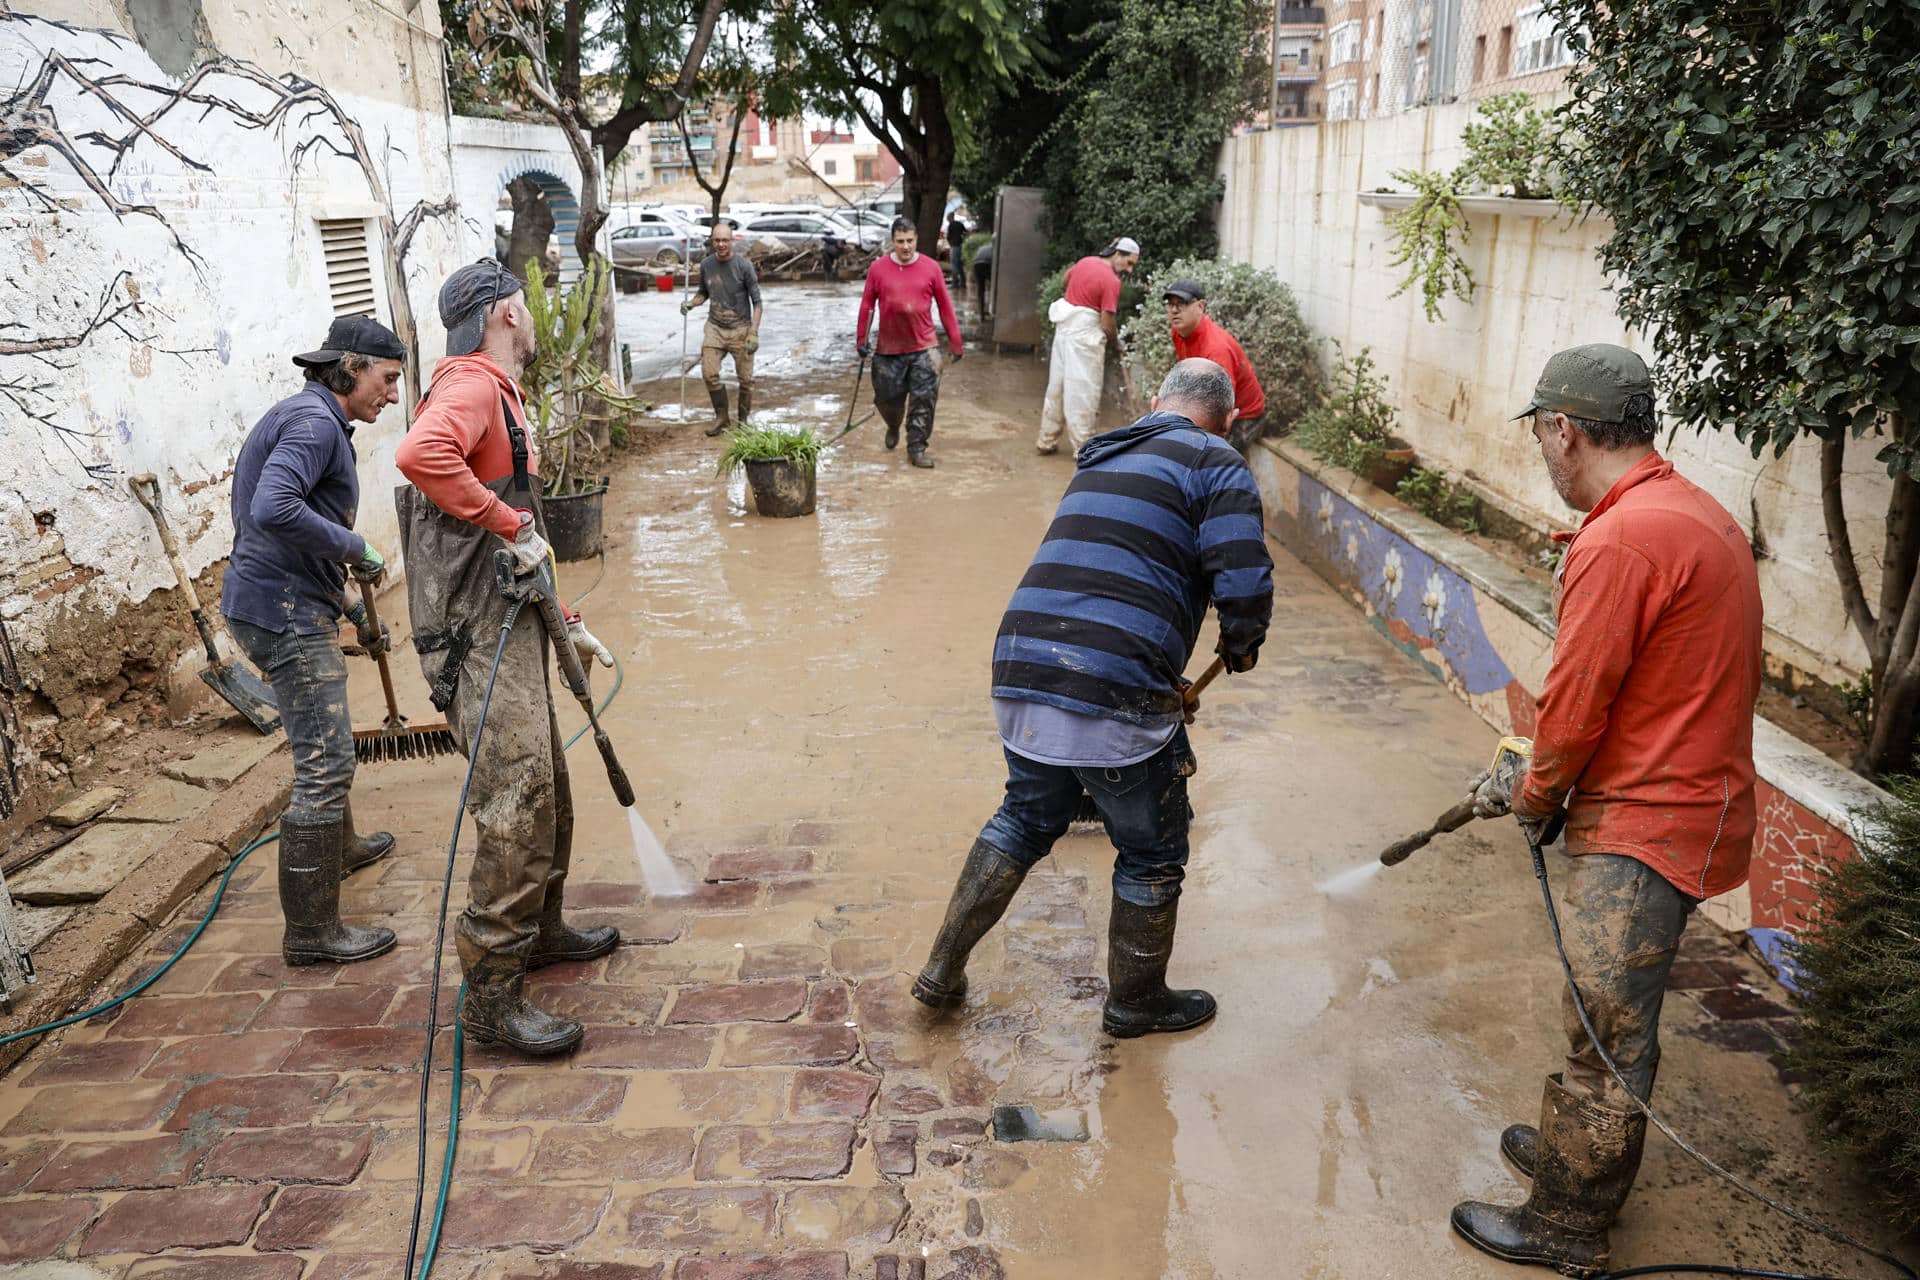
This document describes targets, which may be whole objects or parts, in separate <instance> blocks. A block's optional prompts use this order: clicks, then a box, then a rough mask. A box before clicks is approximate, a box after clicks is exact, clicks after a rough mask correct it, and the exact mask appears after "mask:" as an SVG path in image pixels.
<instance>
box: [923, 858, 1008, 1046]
mask: <svg viewBox="0 0 1920 1280" xmlns="http://www.w3.org/2000/svg"><path fill="white" fill-rule="evenodd" d="M1026 878H1027V869H1026V868H1025V867H1022V866H1020V865H1019V864H1017V863H1016V862H1014V860H1013V859H1012V858H1009V857H1008V856H1007V855H1006V854H1004V853H1002V852H1000V850H998V849H996V848H994V847H993V846H992V845H990V844H988V843H987V842H986V841H985V840H979V839H976V840H975V841H974V842H973V848H972V849H969V850H968V851H967V864H966V865H965V866H964V867H961V868H960V879H959V882H958V883H956V884H955V885H954V886H953V897H951V898H950V899H948V900H947V918H946V920H945V922H943V923H942V924H941V926H940V932H939V933H938V934H937V935H935V937H934V939H933V954H932V955H930V956H928V957H927V966H926V968H924V969H922V970H921V971H920V976H919V977H917V978H915V979H914V980H913V998H914V999H915V1000H918V1001H919V1002H920V1003H921V1004H924V1005H926V1006H927V1007H928V1008H930V1009H952V1008H957V1007H958V1006H959V1004H960V1002H961V1001H963V1000H965V999H966V998H967V973H966V969H967V957H968V956H969V955H971V954H973V949H974V947H975V946H977V945H978V944H979V942H980V939H982V938H984V937H986V936H987V930H989V929H991V928H993V926H994V925H996V924H998V923H999V921H1000V917H1001V916H1003V915H1005V914H1006V912H1007V904H1008V903H1009V902H1012V901H1013V895H1014V894H1015V893H1016V892H1018V891H1019V888H1020V882H1021V881H1023V880H1025V879H1026Z"/></svg>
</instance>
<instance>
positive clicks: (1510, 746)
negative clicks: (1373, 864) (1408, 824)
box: [1380, 737, 1533, 867]
mask: <svg viewBox="0 0 1920 1280" xmlns="http://www.w3.org/2000/svg"><path fill="white" fill-rule="evenodd" d="M1532 760H1533V739H1531V738H1518V737H1507V738H1502V739H1500V745H1499V746H1497V747H1495V748H1494V751H1493V764H1492V766H1491V767H1492V769H1493V771H1494V773H1496V774H1499V775H1500V776H1501V777H1503V778H1505V779H1506V780H1507V783H1508V786H1509V790H1511V789H1512V787H1513V786H1514V785H1515V784H1517V783H1518V782H1519V780H1520V775H1521V774H1523V773H1525V772H1526V771H1527V765H1528V764H1529V763H1530V762H1531V761H1532ZM1472 821H1473V797H1472V796H1468V797H1467V798H1466V799H1465V800H1462V801H1461V802H1460V803H1459V804H1456V805H1455V806H1453V808H1451V809H1449V810H1447V811H1446V812H1445V813H1443V814H1441V815H1440V816H1439V817H1437V818H1435V819H1434V820H1433V825H1432V826H1430V827H1428V828H1427V829H1426V830H1424V831H1416V832H1414V833H1413V834H1412V835H1410V836H1403V837H1401V838H1400V839H1398V840H1395V841H1394V842H1393V843H1392V844H1390V845H1388V846H1387V847H1386V848H1384V849H1382V850H1381V851H1380V863H1381V865H1382V866H1388V867H1397V866H1399V865H1400V864H1401V863H1403V862H1405V861H1406V860H1407V859H1408V858H1410V857H1412V856H1413V855H1414V854H1415V853H1417V852H1418V851H1419V850H1421V849H1424V848H1426V847H1427V845H1428V844H1430V843H1432V841H1433V838H1434V837H1435V836H1440V835H1445V834H1446V833H1447V832H1449V831H1458V830H1459V829H1460V828H1462V827H1464V826H1466V825H1467V824H1468V823H1469V822H1472Z"/></svg>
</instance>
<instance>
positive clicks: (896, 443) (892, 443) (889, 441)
mask: <svg viewBox="0 0 1920 1280" xmlns="http://www.w3.org/2000/svg"><path fill="white" fill-rule="evenodd" d="M880 417H881V419H882V420H884V421H885V422H886V424H887V435H886V439H885V441H884V442H883V443H885V445H886V446H887V448H889V449H897V448H899V447H900V424H899V423H898V422H895V421H894V420H893V419H891V418H888V417H887V415H886V414H884V413H883V414H881V415H880Z"/></svg>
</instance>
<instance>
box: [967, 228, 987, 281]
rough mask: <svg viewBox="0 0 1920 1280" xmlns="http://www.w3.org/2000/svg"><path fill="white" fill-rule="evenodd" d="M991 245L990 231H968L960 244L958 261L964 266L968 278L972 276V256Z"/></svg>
mask: <svg viewBox="0 0 1920 1280" xmlns="http://www.w3.org/2000/svg"><path fill="white" fill-rule="evenodd" d="M991 243H993V232H991V231H969V232H968V233H967V238H966V239H965V240H962V241H961V242H960V261H961V262H963V263H965V264H966V267H967V274H968V276H969V277H971V276H972V274H973V255H974V254H976V253H978V252H980V250H981V249H982V248H983V247H985V246H986V245H989V244H991Z"/></svg>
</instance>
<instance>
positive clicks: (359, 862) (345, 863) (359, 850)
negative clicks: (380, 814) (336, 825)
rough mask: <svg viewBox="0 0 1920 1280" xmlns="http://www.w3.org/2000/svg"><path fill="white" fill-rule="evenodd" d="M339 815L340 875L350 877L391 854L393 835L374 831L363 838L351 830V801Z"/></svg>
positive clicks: (388, 832) (389, 832)
mask: <svg viewBox="0 0 1920 1280" xmlns="http://www.w3.org/2000/svg"><path fill="white" fill-rule="evenodd" d="M340 813H341V822H342V827H341V835H340V874H341V875H343V876H350V875H352V874H353V873H354V872H356V871H358V870H359V869H360V868H362V867H364V866H366V865H368V864H369V863H373V862H378V861H380V859H382V858H384V857H386V856H387V855H388V854H390V853H392V852H393V833H392V832H391V831H376V832H374V833H373V834H372V835H370V836H363V835H360V834H359V833H357V832H356V831H354V829H353V801H351V800H349V801H347V806H346V808H344V809H342V810H341V811H340Z"/></svg>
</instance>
